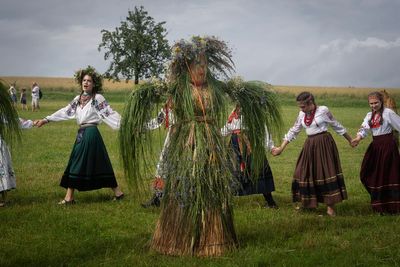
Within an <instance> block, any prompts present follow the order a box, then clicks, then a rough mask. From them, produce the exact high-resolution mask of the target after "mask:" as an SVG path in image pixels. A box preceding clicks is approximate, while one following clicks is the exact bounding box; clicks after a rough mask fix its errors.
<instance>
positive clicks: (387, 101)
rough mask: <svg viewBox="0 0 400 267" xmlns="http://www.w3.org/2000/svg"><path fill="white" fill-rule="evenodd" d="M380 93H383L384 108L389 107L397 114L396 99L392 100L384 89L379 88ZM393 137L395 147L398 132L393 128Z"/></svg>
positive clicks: (397, 143)
mask: <svg viewBox="0 0 400 267" xmlns="http://www.w3.org/2000/svg"><path fill="white" fill-rule="evenodd" d="M380 93H381V94H382V95H383V106H384V107H386V108H390V109H391V110H393V111H394V112H396V113H397V114H398V112H397V106H396V101H395V100H394V98H393V97H391V96H390V95H389V93H388V92H387V91H386V90H385V89H383V90H381V91H380ZM393 138H394V141H395V142H396V145H397V147H399V132H398V131H396V130H394V129H393Z"/></svg>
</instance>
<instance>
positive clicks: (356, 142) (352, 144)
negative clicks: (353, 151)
mask: <svg viewBox="0 0 400 267" xmlns="http://www.w3.org/2000/svg"><path fill="white" fill-rule="evenodd" d="M360 141H361V137H360V136H359V135H357V137H356V138H354V139H353V140H351V142H350V145H351V146H352V147H356V146H357V145H358V144H359V143H360Z"/></svg>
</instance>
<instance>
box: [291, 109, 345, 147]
mask: <svg viewBox="0 0 400 267" xmlns="http://www.w3.org/2000/svg"><path fill="white" fill-rule="evenodd" d="M305 115H306V114H305V113H304V112H303V111H300V112H299V115H298V116H297V119H296V121H295V123H294V125H293V126H292V128H290V129H289V131H288V132H287V134H285V137H284V138H283V140H286V141H288V142H291V141H293V140H294V139H296V137H297V135H298V134H299V133H300V131H301V130H302V129H303V128H305V129H306V134H307V135H314V134H318V133H322V132H326V131H327V130H328V126H329V125H331V127H332V129H333V130H334V131H335V132H336V133H337V134H340V135H344V134H345V133H346V128H344V127H343V126H342V125H341V124H340V123H339V122H338V121H337V120H336V119H335V118H334V117H333V115H332V113H331V112H330V111H329V109H328V107H326V106H318V107H317V110H316V111H315V116H314V119H313V121H312V122H311V124H310V125H309V126H307V125H306V124H305V123H304V117H305Z"/></svg>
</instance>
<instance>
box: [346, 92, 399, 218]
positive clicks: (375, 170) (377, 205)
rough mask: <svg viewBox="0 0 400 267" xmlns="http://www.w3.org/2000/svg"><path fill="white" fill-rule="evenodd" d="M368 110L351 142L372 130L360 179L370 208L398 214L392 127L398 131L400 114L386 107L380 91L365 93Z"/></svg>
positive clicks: (395, 151)
mask: <svg viewBox="0 0 400 267" xmlns="http://www.w3.org/2000/svg"><path fill="white" fill-rule="evenodd" d="M368 104H369V106H370V108H371V111H370V112H368V113H367V115H366V116H365V118H364V121H363V123H362V124H361V128H360V130H359V131H358V133H357V137H356V138H354V139H353V140H352V145H353V146H357V145H358V144H359V143H360V141H361V140H362V139H364V138H365V137H367V135H368V132H371V133H372V138H373V139H372V143H371V144H370V145H369V146H368V149H367V151H366V152H365V155H364V160H363V162H362V164H361V171H360V178H361V182H362V183H363V185H364V186H365V189H366V190H367V191H368V193H369V194H370V196H371V206H372V210H373V211H375V212H379V213H389V214H395V213H400V156H399V150H398V149H397V146H396V141H395V139H394V138H393V130H394V129H396V130H397V131H400V116H399V115H397V114H396V113H395V112H394V111H393V110H392V109H390V108H387V107H385V106H384V105H383V104H384V97H383V95H382V94H381V93H380V92H372V93H370V94H369V95H368Z"/></svg>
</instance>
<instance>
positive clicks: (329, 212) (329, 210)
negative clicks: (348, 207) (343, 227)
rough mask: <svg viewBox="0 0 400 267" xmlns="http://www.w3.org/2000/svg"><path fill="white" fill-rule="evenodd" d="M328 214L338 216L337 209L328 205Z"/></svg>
mask: <svg viewBox="0 0 400 267" xmlns="http://www.w3.org/2000/svg"><path fill="white" fill-rule="evenodd" d="M326 214H328V215H329V216H331V217H334V216H336V212H335V210H334V209H333V208H332V207H330V206H328V207H327V208H326Z"/></svg>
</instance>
